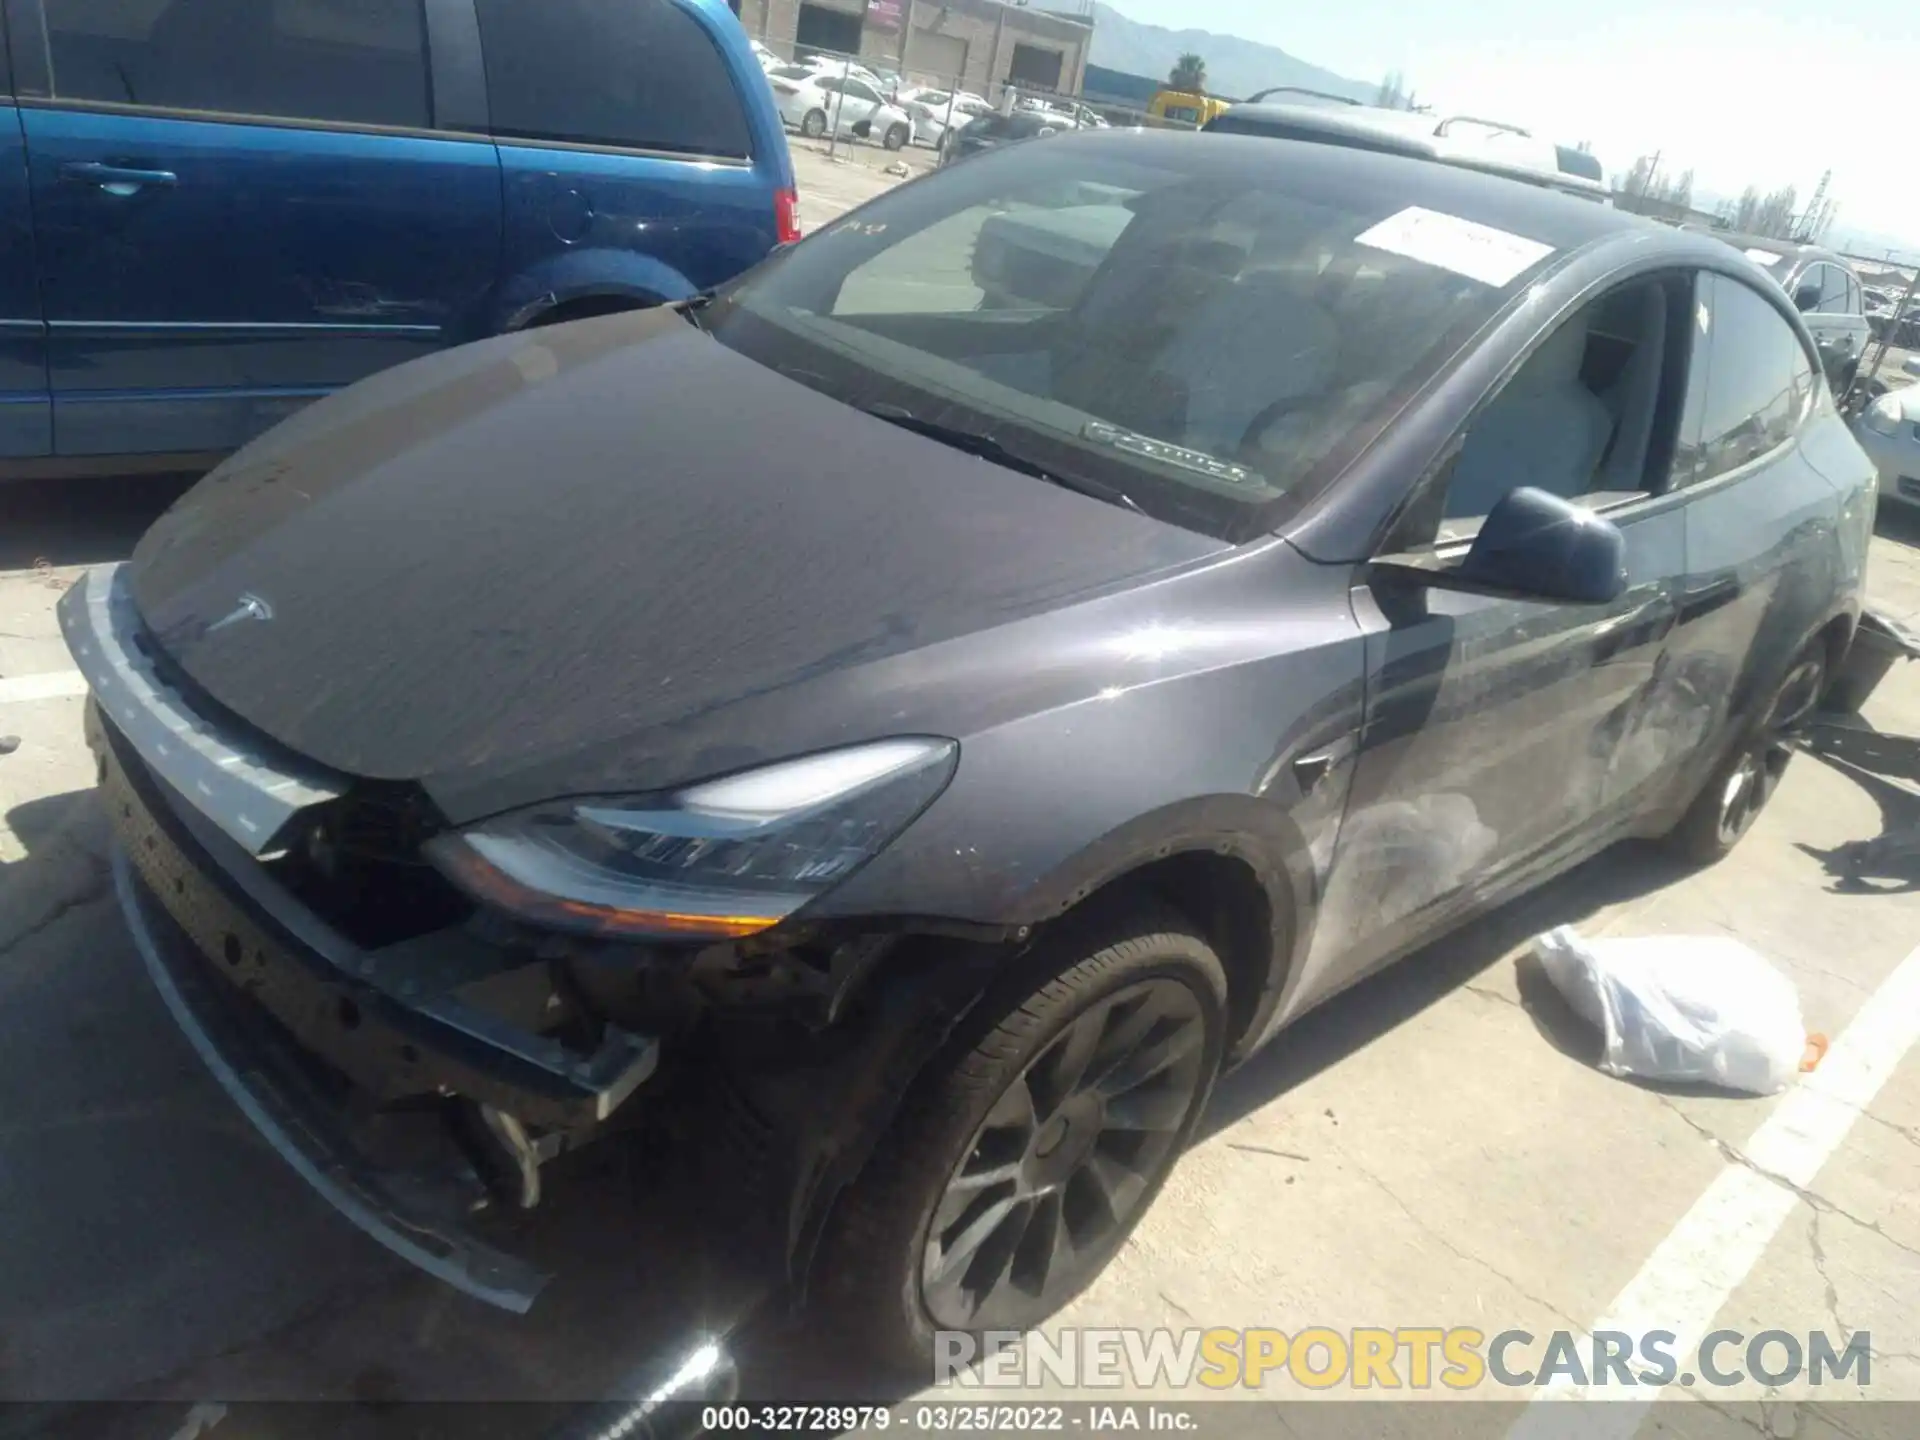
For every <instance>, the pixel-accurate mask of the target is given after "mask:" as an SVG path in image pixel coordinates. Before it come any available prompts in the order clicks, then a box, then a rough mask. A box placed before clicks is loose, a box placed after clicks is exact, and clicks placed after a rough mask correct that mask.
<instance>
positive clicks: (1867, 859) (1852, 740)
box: [1798, 719, 1920, 895]
mask: <svg viewBox="0 0 1920 1440" xmlns="http://www.w3.org/2000/svg"><path fill="white" fill-rule="evenodd" d="M1801 746H1802V748H1803V749H1804V750H1805V751H1806V752H1807V753H1808V754H1809V755H1812V756H1813V757H1814V758H1816V759H1818V760H1820V761H1822V762H1824V763H1825V764H1826V765H1827V767H1828V768H1829V769H1832V770H1834V771H1837V772H1838V773H1840V774H1842V775H1844V776H1846V777H1847V778H1848V779H1849V780H1851V781H1853V783H1854V784H1856V785H1858V786H1859V787H1860V788H1861V789H1862V790H1863V791H1865V792H1866V794H1867V796H1868V797H1869V798H1870V799H1871V800H1872V801H1873V802H1874V804H1876V805H1878V806H1879V807H1880V833H1879V834H1878V835H1875V836H1874V837H1872V838H1871V839H1868V840H1849V841H1847V842H1846V843H1845V844H1842V845H1836V846H1834V847H1833V848H1831V849H1828V850H1822V849H1818V848H1816V847H1814V846H1812V845H1806V844H1801V845H1799V846H1798V848H1799V849H1800V850H1802V851H1804V852H1805V853H1806V854H1808V855H1811V856H1812V857H1813V858H1814V859H1816V860H1818V861H1819V862H1820V863H1821V864H1822V865H1823V866H1824V867H1825V868H1826V871H1827V874H1828V876H1829V877H1830V878H1831V880H1832V882H1833V883H1832V884H1830V885H1829V886H1828V887H1827V891H1828V893H1829V894H1834V895H1884V894H1903V893H1905V892H1907V891H1910V890H1920V789H1916V788H1915V787H1920V740H1915V739H1912V738H1910V737H1908V736H1905V735H1889V734H1885V733H1883V732H1881V731H1878V730H1875V729H1874V728H1873V727H1872V726H1870V725H1868V724H1867V723H1866V722H1865V721H1863V720H1857V719H1855V720H1850V721H1849V722H1848V723H1846V724H1831V725H1817V726H1815V727H1813V729H1812V730H1811V731H1810V732H1809V733H1808V735H1807V737H1806V739H1805V740H1803V741H1802V742H1801Z"/></svg>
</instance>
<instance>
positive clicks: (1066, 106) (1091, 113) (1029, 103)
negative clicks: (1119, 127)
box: [1020, 99, 1113, 130]
mask: <svg viewBox="0 0 1920 1440" xmlns="http://www.w3.org/2000/svg"><path fill="white" fill-rule="evenodd" d="M1020 108H1021V109H1022V110H1031V111H1036V112H1038V113H1040V114H1043V115H1058V116H1059V117H1060V118H1061V119H1063V120H1065V121H1066V122H1067V123H1068V124H1069V125H1071V126H1072V127H1073V128H1074V129H1075V130H1111V129H1112V128H1113V126H1112V125H1111V124H1109V123H1108V121H1107V117H1106V116H1104V115H1101V114H1099V113H1098V112H1097V111H1095V110H1093V109H1092V108H1091V107H1089V106H1086V105H1080V104H1076V103H1074V102H1073V101H1069V100H1039V99H1033V100H1022V101H1021V102H1020Z"/></svg>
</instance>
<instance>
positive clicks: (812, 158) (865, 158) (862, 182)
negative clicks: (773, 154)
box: [792, 139, 934, 233]
mask: <svg viewBox="0 0 1920 1440" xmlns="http://www.w3.org/2000/svg"><path fill="white" fill-rule="evenodd" d="M792 151H793V168H794V177H795V180H796V182H797V183H798V186H799V190H800V224H801V226H802V228H803V229H805V230H806V231H807V232H808V233H811V232H813V231H814V230H817V229H819V228H820V227H821V226H823V225H826V224H829V223H831V222H832V221H835V220H838V219H839V218H840V217H841V216H842V215H844V214H846V213H847V211H849V210H851V209H853V208H854V207H855V206H857V205H864V204H866V203H867V201H869V200H871V199H873V198H874V197H875V196H877V195H884V194H885V193H886V192H887V191H889V190H891V189H892V188H893V187H894V186H896V185H899V184H902V183H903V182H904V181H906V180H908V179H912V178H915V177H917V176H920V175H924V174H926V173H927V172H928V171H929V170H931V169H932V168H933V163H934V156H933V152H932V151H930V150H918V149H915V150H905V151H898V152H893V151H887V150H883V149H881V148H880V147H879V146H877V145H867V144H863V143H860V142H858V141H851V142H849V141H843V142H841V143H840V144H839V145H838V146H836V147H834V148H833V150H832V152H831V153H829V150H828V146H827V142H826V141H824V140H799V139H796V140H794V141H793V142H792ZM901 169H904V170H905V171H906V172H907V173H906V174H905V175H901V174H899V173H897V172H898V171H899V170H901ZM890 170H891V171H893V172H895V173H889V171H890Z"/></svg>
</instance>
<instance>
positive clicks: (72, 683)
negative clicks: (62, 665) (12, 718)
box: [0, 670, 87, 705]
mask: <svg viewBox="0 0 1920 1440" xmlns="http://www.w3.org/2000/svg"><path fill="white" fill-rule="evenodd" d="M86 693H87V677H86V676H84V675H82V674H81V673H80V672H79V671H78V670H52V671H49V672H47V673H46V674H44V675H15V676H13V677H11V678H10V679H4V680H0V705H6V704H10V703H12V702H15V701H20V700H58V699H60V698H61V697H62V696H67V695H84V694H86Z"/></svg>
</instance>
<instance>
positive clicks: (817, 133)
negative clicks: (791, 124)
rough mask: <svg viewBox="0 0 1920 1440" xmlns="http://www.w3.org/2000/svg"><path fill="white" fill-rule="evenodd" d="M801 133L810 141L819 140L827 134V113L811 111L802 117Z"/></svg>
mask: <svg viewBox="0 0 1920 1440" xmlns="http://www.w3.org/2000/svg"><path fill="white" fill-rule="evenodd" d="M800 133H801V134H802V135H804V136H806V137H807V139H809V140H818V139H819V138H820V137H821V136H822V135H824V134H826V133H827V112H826V111H824V110H809V111H807V113H806V114H804V115H802V116H801V117H800Z"/></svg>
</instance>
